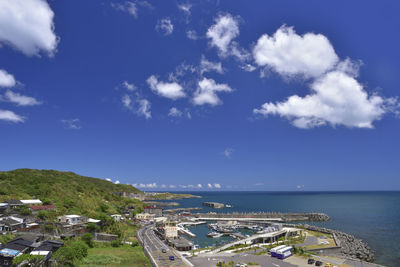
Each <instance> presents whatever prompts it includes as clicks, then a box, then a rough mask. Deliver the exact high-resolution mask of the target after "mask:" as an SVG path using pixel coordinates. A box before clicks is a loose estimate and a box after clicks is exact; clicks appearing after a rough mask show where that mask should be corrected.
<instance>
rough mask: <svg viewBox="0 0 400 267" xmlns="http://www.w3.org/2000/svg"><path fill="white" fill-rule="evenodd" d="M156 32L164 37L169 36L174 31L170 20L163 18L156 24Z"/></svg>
mask: <svg viewBox="0 0 400 267" xmlns="http://www.w3.org/2000/svg"><path fill="white" fill-rule="evenodd" d="M156 30H157V31H158V32H163V33H164V35H170V34H172V32H173V31H174V25H173V24H172V22H171V19H170V18H163V19H161V20H159V21H158V22H157V25H156Z"/></svg>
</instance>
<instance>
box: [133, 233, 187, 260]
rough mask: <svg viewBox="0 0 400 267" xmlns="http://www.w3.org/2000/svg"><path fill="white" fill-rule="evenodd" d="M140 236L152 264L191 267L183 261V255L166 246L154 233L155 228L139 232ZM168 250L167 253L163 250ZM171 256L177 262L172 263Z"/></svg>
mask: <svg viewBox="0 0 400 267" xmlns="http://www.w3.org/2000/svg"><path fill="white" fill-rule="evenodd" d="M138 235H139V236H140V238H141V239H142V240H143V247H144V249H146V251H147V252H148V254H149V255H150V258H151V260H152V262H154V264H155V266H156V267H188V266H189V265H188V264H187V263H186V262H185V261H184V260H182V257H181V255H179V253H178V252H176V251H175V249H173V248H171V247H169V246H167V245H166V244H164V243H163V242H162V241H161V240H160V239H159V238H158V237H157V236H156V235H155V233H154V229H153V227H145V228H142V229H140V230H139V231H138ZM163 248H165V249H166V250H167V252H166V253H163V252H162V249H163ZM170 256H174V257H175V260H173V261H171V260H170V259H169V257H170Z"/></svg>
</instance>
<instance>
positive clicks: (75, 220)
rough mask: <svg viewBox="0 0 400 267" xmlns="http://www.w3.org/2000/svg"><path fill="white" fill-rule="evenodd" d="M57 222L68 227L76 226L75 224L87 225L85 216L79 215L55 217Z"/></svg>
mask: <svg viewBox="0 0 400 267" xmlns="http://www.w3.org/2000/svg"><path fill="white" fill-rule="evenodd" d="M57 221H58V222H59V223H66V224H70V225H76V224H83V223H87V218H86V217H85V216H80V215H74V214H72V215H63V216H59V217H57Z"/></svg>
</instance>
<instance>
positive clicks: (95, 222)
mask: <svg viewBox="0 0 400 267" xmlns="http://www.w3.org/2000/svg"><path fill="white" fill-rule="evenodd" d="M87 222H88V223H94V224H100V222H101V220H96V219H92V218H89V219H88V220H87Z"/></svg>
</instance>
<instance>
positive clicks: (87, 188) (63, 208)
mask: <svg viewBox="0 0 400 267" xmlns="http://www.w3.org/2000/svg"><path fill="white" fill-rule="evenodd" d="M116 192H130V193H139V192H140V191H139V190H138V189H136V188H135V187H133V186H130V185H123V184H114V183H112V182H109V181H106V180H103V179H98V178H91V177H85V176H80V175H77V174H75V173H73V172H60V171H55V170H34V169H17V170H13V171H7V172H0V201H6V200H9V199H32V198H38V199H40V200H42V201H43V202H44V203H45V204H48V203H51V204H54V205H56V206H57V214H72V213H76V214H81V215H86V216H89V217H93V218H95V217H99V215H101V214H105V213H108V214H110V213H120V212H121V210H123V209H124V208H126V207H127V206H129V205H134V206H136V207H138V208H139V209H140V207H141V206H142V205H143V203H142V202H140V201H137V200H134V199H129V198H124V197H120V196H118V195H117V194H115V193H116Z"/></svg>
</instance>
